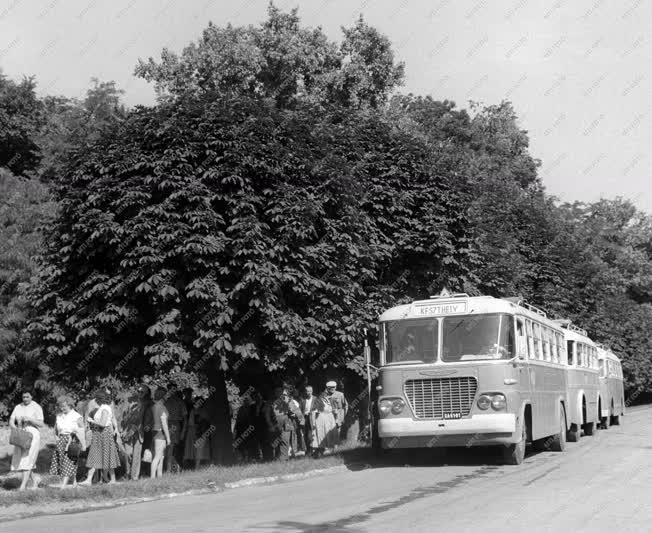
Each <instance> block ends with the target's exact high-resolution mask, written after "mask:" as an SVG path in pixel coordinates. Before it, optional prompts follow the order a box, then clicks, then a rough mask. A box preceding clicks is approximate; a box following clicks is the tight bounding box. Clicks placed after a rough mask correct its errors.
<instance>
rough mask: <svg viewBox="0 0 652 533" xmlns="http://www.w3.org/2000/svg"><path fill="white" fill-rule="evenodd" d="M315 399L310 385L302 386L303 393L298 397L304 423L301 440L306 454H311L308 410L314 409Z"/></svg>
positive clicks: (310, 430)
mask: <svg viewBox="0 0 652 533" xmlns="http://www.w3.org/2000/svg"><path fill="white" fill-rule="evenodd" d="M316 400H317V397H316V396H314V395H313V393H312V387H311V386H310V385H306V386H305V387H304V388H303V394H302V396H301V398H300V399H299V409H300V411H301V415H302V416H303V419H304V421H305V422H304V424H303V426H302V427H303V440H304V443H305V447H306V449H305V452H306V455H311V454H312V430H313V427H312V424H311V423H310V412H311V411H314V409H315V401H316Z"/></svg>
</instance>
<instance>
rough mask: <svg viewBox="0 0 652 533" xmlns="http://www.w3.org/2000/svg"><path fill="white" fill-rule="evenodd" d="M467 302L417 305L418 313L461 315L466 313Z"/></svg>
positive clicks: (422, 314)
mask: <svg viewBox="0 0 652 533" xmlns="http://www.w3.org/2000/svg"><path fill="white" fill-rule="evenodd" d="M466 309H467V302H446V303H443V302H442V303H436V304H435V303H432V304H425V305H417V306H416V309H415V311H416V314H417V315H420V316H424V315H460V314H463V313H466Z"/></svg>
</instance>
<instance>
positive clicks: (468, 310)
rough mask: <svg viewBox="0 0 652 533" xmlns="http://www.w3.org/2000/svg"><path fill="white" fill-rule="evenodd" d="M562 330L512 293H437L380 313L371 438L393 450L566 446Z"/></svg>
mask: <svg viewBox="0 0 652 533" xmlns="http://www.w3.org/2000/svg"><path fill="white" fill-rule="evenodd" d="M563 339H564V337H563V330H562V329H561V328H560V326H559V325H558V324H556V323H555V322H553V321H552V320H550V319H549V318H548V317H547V316H546V313H545V312H543V311H541V310H539V309H537V308H535V307H534V306H531V305H529V304H526V303H525V302H523V301H521V300H520V299H518V298H494V297H491V296H476V297H469V296H468V295H467V294H453V295H449V294H447V293H445V292H444V293H442V294H441V295H439V296H433V297H431V298H430V299H428V300H418V301H413V302H412V303H410V304H406V305H399V306H397V307H393V308H391V309H388V310H387V311H385V312H384V313H383V314H382V315H381V316H380V318H379V357H380V364H379V368H378V371H379V376H378V380H379V381H378V386H377V387H376V388H377V390H378V400H377V404H376V409H377V417H378V421H377V426H376V430H375V431H376V433H377V435H376V438H375V439H374V445H375V446H377V447H378V448H379V449H381V450H387V449H392V448H433V447H472V446H473V447H475V446H503V451H504V459H505V462H507V463H508V464H520V463H522V461H523V458H524V456H525V451H526V445H527V443H533V444H535V446H537V447H542V448H546V449H551V450H555V451H563V450H564V448H565V445H566V433H567V430H568V427H569V426H568V420H567V416H566V409H567V404H568V400H567V393H566V350H565V344H564V340H563Z"/></svg>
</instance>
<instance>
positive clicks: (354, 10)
mask: <svg viewBox="0 0 652 533" xmlns="http://www.w3.org/2000/svg"><path fill="white" fill-rule="evenodd" d="M275 5H277V6H278V7H279V8H281V9H284V10H289V9H291V8H293V7H298V8H299V15H300V17H301V20H302V24H303V25H305V26H312V27H315V26H321V27H322V28H323V30H324V31H325V32H326V34H327V35H328V36H329V37H330V38H331V39H333V40H336V41H339V40H341V36H342V34H341V27H342V26H351V25H353V24H354V22H355V20H356V19H357V17H358V16H359V15H360V14H362V15H363V16H364V18H365V19H366V20H367V22H368V23H369V24H371V25H372V26H375V27H376V28H378V29H379V30H380V31H381V32H382V33H384V34H385V35H387V36H388V37H389V39H390V40H391V41H392V43H393V46H394V50H395V52H396V56H397V59H398V60H400V61H403V62H405V66H406V76H405V83H404V86H403V87H402V88H401V89H400V92H405V93H407V92H412V93H415V94H421V95H428V94H429V95H431V96H432V97H433V98H435V99H438V100H443V99H448V100H453V101H454V102H456V104H457V105H458V107H463V108H465V107H468V104H469V101H476V102H481V103H483V104H487V105H490V104H497V103H500V102H501V101H502V100H510V101H511V102H512V103H513V104H514V107H515V109H516V112H517V114H518V116H519V119H520V125H521V127H522V128H523V129H525V130H527V131H528V133H529V136H530V148H531V153H532V154H533V156H534V157H536V158H538V159H540V160H541V167H540V172H539V175H540V177H541V179H542V180H543V182H544V184H545V186H546V188H547V189H548V191H549V192H550V193H552V194H554V195H555V196H558V197H559V198H560V199H561V200H564V201H575V200H580V201H595V200H598V199H600V198H613V197H616V196H622V197H624V198H627V199H630V200H632V201H633V202H634V203H635V204H636V205H637V206H638V207H639V208H641V209H644V210H645V211H647V212H649V213H652V184H651V180H650V177H649V176H650V175H652V153H650V150H649V149H648V144H649V143H650V140H652V108H651V107H650V106H651V102H652V99H651V98H649V95H651V94H652V91H651V89H652V61H651V60H650V59H651V58H652V34H651V33H650V28H652V2H645V1H643V0H548V1H545V2H543V1H535V0H505V1H502V0H493V1H489V0H424V1H421V0H309V1H307V0H304V1H303V2H299V1H297V0H294V1H290V0H276V1H275ZM266 7H267V1H266V0H241V1H231V0H186V1H179V0H112V1H110V2H107V1H101V0H0V69H1V70H2V71H3V72H4V74H5V75H8V76H10V77H12V78H14V79H19V78H20V77H21V76H23V75H34V76H35V77H36V79H37V81H38V83H39V92H40V93H41V94H63V95H65V96H75V97H81V96H83V95H84V93H85V91H86V89H87V88H88V87H89V84H90V79H91V78H92V77H97V78H99V79H100V80H103V81H108V80H115V81H116V82H117V84H118V86H119V87H120V88H122V89H124V90H125V92H126V93H125V101H126V103H127V104H129V105H135V104H150V103H153V101H154V92H153V89H152V87H151V86H150V85H149V84H148V83H146V82H145V81H144V80H140V79H137V78H135V77H134V76H133V70H134V66H135V64H136V63H137V61H138V58H142V59H147V58H149V57H150V56H151V57H154V58H159V57H160V53H161V50H162V49H163V48H164V47H167V48H169V49H170V50H173V51H177V52H180V51H181V50H182V49H183V47H184V46H186V45H187V44H188V43H189V42H190V41H193V40H195V39H197V38H198V37H199V36H200V34H201V31H202V29H203V28H204V27H206V25H207V24H208V22H209V21H212V22H213V23H214V24H216V25H218V26H224V25H226V24H227V23H229V22H230V23H232V24H233V25H246V24H259V23H260V22H262V21H263V20H264V19H265V17H266Z"/></svg>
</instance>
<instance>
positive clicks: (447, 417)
mask: <svg viewBox="0 0 652 533" xmlns="http://www.w3.org/2000/svg"><path fill="white" fill-rule="evenodd" d="M451 418H462V413H444V420H450V419H451Z"/></svg>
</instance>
